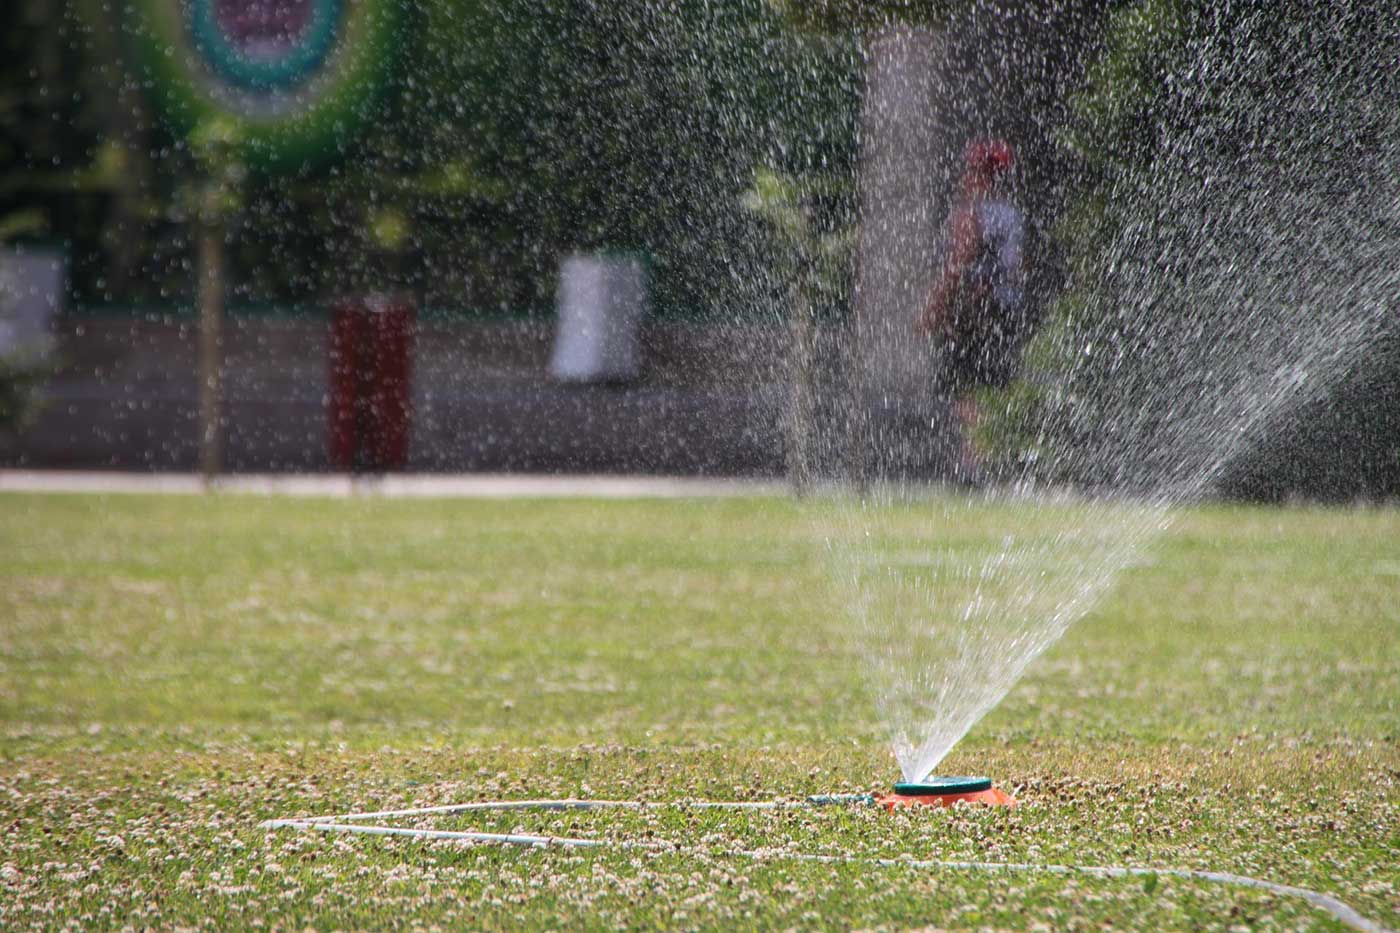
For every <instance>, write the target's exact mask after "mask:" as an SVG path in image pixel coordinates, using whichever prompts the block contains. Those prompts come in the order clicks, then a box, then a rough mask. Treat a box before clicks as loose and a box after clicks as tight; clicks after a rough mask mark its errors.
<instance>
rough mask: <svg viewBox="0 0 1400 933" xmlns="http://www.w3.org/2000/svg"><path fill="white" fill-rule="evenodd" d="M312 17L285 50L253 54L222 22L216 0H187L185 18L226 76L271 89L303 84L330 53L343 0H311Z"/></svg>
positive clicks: (208, 59) (199, 46) (208, 58)
mask: <svg viewBox="0 0 1400 933" xmlns="http://www.w3.org/2000/svg"><path fill="white" fill-rule="evenodd" d="M309 2H310V3H311V19H310V22H308V23H307V24H306V26H305V27H304V28H303V29H302V31H301V34H300V35H298V36H296V37H295V38H294V39H293V41H292V42H291V44H290V46H289V47H288V49H287V50H286V52H285V54H282V55H279V56H277V57H274V58H254V57H252V56H249V55H248V54H247V53H246V52H245V51H244V49H242V48H240V47H239V45H238V44H237V43H236V41H235V40H234V39H233V38H232V37H230V36H229V35H228V33H227V32H226V31H225V29H224V27H223V26H222V25H221V24H220V22H219V17H218V14H217V12H216V10H215V3H216V0H185V2H184V6H185V18H186V23H187V24H188V26H189V30H190V34H191V36H192V37H193V39H194V46H195V49H196V50H197V51H198V52H199V54H200V56H201V57H202V58H203V59H204V61H205V63H206V64H207V65H208V66H209V67H210V69H212V70H213V71H214V73H215V74H216V75H218V76H219V77H220V78H222V79H223V80H225V81H227V82H228V83H229V84H231V85H234V86H235V87H238V88H240V89H242V90H245V91H255V92H272V91H279V90H286V89H288V88H292V87H295V86H297V85H300V84H304V83H305V82H306V81H308V80H309V79H310V78H312V77H313V76H314V75H315V74H316V72H317V71H318V70H319V69H320V68H321V66H322V65H323V64H324V63H325V61H326V59H327V57H329V55H330V52H331V49H332V48H333V47H334V45H335V40H336V33H337V32H338V31H339V27H340V23H341V11H342V4H343V0H309Z"/></svg>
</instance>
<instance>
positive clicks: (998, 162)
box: [964, 138, 1016, 178]
mask: <svg viewBox="0 0 1400 933" xmlns="http://www.w3.org/2000/svg"><path fill="white" fill-rule="evenodd" d="M964 158H965V159H966V160H967V170H968V172H969V173H971V172H976V173H977V174H979V175H983V176H985V177H987V178H995V177H997V176H998V175H1000V174H1001V173H1002V172H1005V171H1008V170H1010V169H1011V168H1012V167H1013V166H1015V164H1016V150H1015V149H1013V148H1012V147H1011V144H1010V143H1009V142H1007V141H1006V140H1004V139H990V138H988V139H974V140H972V142H970V143H968V144H967V153H966V155H965V156H964Z"/></svg>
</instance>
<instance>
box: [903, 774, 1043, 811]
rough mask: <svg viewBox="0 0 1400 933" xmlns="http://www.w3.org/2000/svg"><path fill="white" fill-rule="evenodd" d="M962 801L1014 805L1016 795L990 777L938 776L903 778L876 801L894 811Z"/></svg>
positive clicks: (993, 805) (940, 805) (998, 805)
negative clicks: (993, 784)
mask: <svg viewBox="0 0 1400 933" xmlns="http://www.w3.org/2000/svg"><path fill="white" fill-rule="evenodd" d="M960 801H966V802H967V803H980V804H983V805H985V806H989V807H1014V806H1016V798H1015V797H1012V796H1011V795H1010V794H1008V793H1006V792H1005V791H1003V790H998V789H997V788H995V787H993V786H992V779H991V778H986V777H934V776H930V777H927V778H924V779H923V780H922V781H900V782H899V783H897V784H895V786H894V793H891V794H881V795H879V796H877V797H876V798H875V802H876V803H878V804H879V805H880V806H882V807H884V808H885V809H886V810H889V811H890V812H891V813H893V812H894V811H895V810H897V809H904V808H906V807H951V806H952V805H953V804H955V803H958V802H960Z"/></svg>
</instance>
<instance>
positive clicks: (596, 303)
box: [549, 253, 647, 382]
mask: <svg viewBox="0 0 1400 933" xmlns="http://www.w3.org/2000/svg"><path fill="white" fill-rule="evenodd" d="M646 306H647V278H646V266H645V265H644V264H643V263H642V261H641V259H639V258H638V257H636V256H628V255H621V254H616V253H612V254H609V253H587V254H575V255H572V256H569V257H568V258H566V259H565V260H564V262H563V263H562V264H561V265H560V268H559V295H558V313H559V322H558V328H557V330H556V331H555V334H554V355H553V357H552V358H551V359H550V363H549V372H550V375H552V376H553V377H554V378H555V379H558V380H560V381H561V382H626V381H629V380H631V379H635V378H636V377H637V374H638V372H639V371H640V368H641V361H640V353H639V352H638V348H637V328H638V326H639V325H640V323H641V319H642V315H643V314H645V313H646Z"/></svg>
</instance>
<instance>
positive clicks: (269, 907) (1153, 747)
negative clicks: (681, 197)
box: [0, 495, 1400, 929]
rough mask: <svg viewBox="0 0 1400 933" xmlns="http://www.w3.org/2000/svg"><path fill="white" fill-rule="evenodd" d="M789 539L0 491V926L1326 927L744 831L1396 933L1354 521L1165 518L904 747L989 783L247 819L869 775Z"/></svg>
mask: <svg viewBox="0 0 1400 933" xmlns="http://www.w3.org/2000/svg"><path fill="white" fill-rule="evenodd" d="M1003 517H1004V516H1003ZM985 524H986V527H985V528H983V527H982V525H981V524H979V523H978V520H977V519H976V518H975V513H974V517H973V518H972V519H969V520H968V524H966V525H964V526H963V527H961V528H960V529H959V533H960V534H961V535H962V536H963V538H964V539H966V540H968V541H969V542H970V544H969V546H980V547H985V546H986V545H987V542H988V541H990V540H993V539H992V538H991V536H992V535H994V534H995V530H994V526H995V524H996V522H994V521H992V520H991V519H990V518H989V519H988V520H987V521H986V523H985ZM819 526H820V523H819V522H814V521H812V520H811V518H810V516H808V515H806V514H804V512H803V510H802V509H801V508H800V507H798V506H796V505H794V504H792V503H789V502H787V501H784V500H776V499H775V500H730V501H717V502H644V501H634V502H592V501H519V502H499V501H497V502H491V501H407V500H393V501H389V500H374V499H364V500H350V501H331V500H284V499H264V498H256V497H246V498H244V497H233V496H224V497H213V498H205V499H201V498H180V497H169V498H154V497H152V498H147V497H136V496H130V497H123V496H114V497H109V498H102V497H97V496H90V497H84V496H22V495H0V729H3V740H0V863H3V866H2V867H0V927H4V928H6V929H19V928H27V927H32V926H52V927H62V926H76V927H83V928H91V927H118V926H128V925H129V926H132V927H137V928H140V927H147V926H154V927H173V926H182V925H183V926H200V925H204V926H213V927H219V928H224V927H232V926H238V927H243V926H269V927H303V926H307V925H310V926H314V927H321V928H344V927H376V928H378V927H385V926H390V925H405V926H408V925H413V926H424V927H427V926H432V925H441V926H444V927H460V926H472V927H517V926H524V927H555V928H558V927H571V928H572V927H597V928H611V927H617V926H633V927H653V926H676V927H690V926H714V927H734V926H740V927H790V926H808V925H813V926H818V925H820V926H831V927H850V926H863V927H873V926H892V927H904V926H911V925H913V926H922V925H931V926H934V927H945V928H963V927H972V928H988V927H990V928H1026V927H1036V926H1039V927H1041V928H1044V929H1072V928H1088V927H1091V926H1092V927H1102V926H1104V925H1108V926H1112V927H1143V928H1181V927H1198V926H1199V927H1207V928H1231V927H1239V928H1290V929H1296V928H1310V929H1323V928H1328V927H1329V925H1334V924H1332V921H1331V920H1330V919H1329V918H1328V917H1327V915H1326V914H1324V913H1321V912H1319V911H1317V910H1315V909H1314V908H1312V907H1309V906H1308V905H1307V904H1306V903H1304V902H1303V901H1301V900H1299V899H1297V898H1290V897H1281V896H1278V895H1274V894H1270V893H1267V892H1263V891H1258V890H1249V889H1244V888H1236V887H1228V886H1221V885H1214V884H1210V883H1206V882H1201V881H1190V880H1182V879H1176V878H1170V877H1164V876H1163V877H1157V876H1150V877H1147V878H1142V877H1137V878H1131V879H1103V878H1096V877H1091V876H1087V875H1071V876H1061V875H1051V874H986V873H976V872H969V871H959V870H952V869H938V870H929V869H913V868H907V867H879V866H874V865H870V864H859V863H844V864H813V863H809V862H799V861H793V860H790V859H784V858H783V857H782V856H783V855H784V854H785V853H824V854H832V855H838V854H839V855H852V856H870V857H900V856H906V855H907V856H910V857H913V858H929V859H965V860H977V861H996V862H1033V863H1055V864H1070V865H1104V864H1129V865H1141V866H1176V867H1185V868H1203V869H1214V870H1220V871H1231V872H1236V873H1240V874H1246V875H1253V876H1257V877H1261V878H1267V879H1270V880H1273V881H1278V882H1282V883H1287V884H1294V885H1300V886H1304V887H1308V888H1312V889H1315V890H1318V891H1322V892H1325V893H1328V894H1332V895H1335V896H1337V897H1339V898H1341V899H1342V900H1344V901H1346V902H1347V903H1349V904H1350V905H1351V906H1353V907H1355V908H1356V909H1357V910H1359V911H1360V912H1361V913H1362V914H1363V915H1365V916H1367V917H1369V918H1371V919H1372V920H1375V921H1378V922H1380V923H1382V924H1385V925H1388V926H1398V925H1400V513H1397V512H1395V511H1392V510H1321V509H1306V510H1304V509H1286V510H1280V509H1248V508H1223V507H1212V508H1206V509H1200V510H1195V511H1190V512H1188V513H1186V514H1184V515H1183V516H1182V517H1181V518H1180V520H1179V521H1178V522H1177V523H1176V524H1175V525H1174V527H1173V529H1172V530H1171V531H1170V532H1169V533H1168V534H1167V535H1166V536H1165V537H1163V538H1162V539H1161V540H1160V541H1159V542H1158V543H1157V545H1156V546H1155V547H1154V548H1153V549H1152V550H1151V552H1150V553H1149V555H1148V559H1146V560H1143V561H1139V562H1136V563H1135V564H1134V565H1133V566H1132V567H1130V568H1129V569H1128V570H1126V571H1125V572H1124V573H1123V574H1122V576H1121V577H1120V579H1119V580H1118V582H1117V584H1116V586H1115V587H1114V589H1113V590H1112V591H1111V592H1110V593H1109V595H1108V596H1107V597H1106V598H1105V599H1104V600H1103V601H1101V602H1100V603H1099V604H1098V605H1097V606H1096V607H1095V608H1094V609H1093V611H1091V613H1090V614H1089V615H1088V616H1087V617H1086V618H1084V619H1083V620H1082V621H1081V622H1079V623H1078V624H1077V625H1076V626H1074V627H1073V628H1072V629H1070V631H1069V633H1068V634H1067V635H1066V636H1065V637H1064V638H1063V639H1062V640H1061V641H1060V642H1059V643H1058V644H1056V645H1055V646H1054V647H1052V648H1051V649H1050V650H1049V652H1047V653H1046V654H1045V655H1044V656H1043V657H1041V658H1040V659H1039V660H1038V661H1037V662H1036V663H1035V664H1034V665H1033V666H1032V667H1031V669H1030V671H1029V673H1028V674H1027V676H1026V677H1025V679H1024V680H1022V681H1021V683H1020V684H1019V685H1018V686H1017V687H1016V688H1015V689H1014V690H1013V691H1012V693H1011V694H1010V696H1008V697H1007V699H1006V700H1005V702H1003V703H1002V704H1001V706H999V707H998V708H997V709H996V710H994V711H993V712H992V713H991V714H990V715H989V716H988V717H987V718H986V719H984V720H983V721H982V722H981V723H980V724H979V725H978V726H977V727H976V728H975V729H974V730H973V731H972V733H971V734H970V735H968V737H967V738H966V739H965V740H964V741H963V742H962V743H961V744H960V745H959V746H958V747H957V748H956V749H955V750H954V752H953V754H952V755H951V756H950V758H949V759H948V760H947V761H946V762H945V763H944V766H943V767H942V768H941V769H940V770H941V771H944V772H946V773H987V774H991V775H993V776H995V777H996V778H997V779H998V781H999V783H1000V784H1001V785H1002V786H1003V787H1005V788H1007V789H1009V790H1011V791H1013V792H1014V793H1015V794H1016V795H1017V797H1018V798H1019V799H1020V801H1021V804H1022V805H1021V806H1020V807H1018V808H1015V809H1010V810H1006V809H971V808H958V809H956V810H950V811H938V812H935V811H929V812H918V813H912V814H901V815H894V816H890V815H887V814H885V813H883V812H880V811H877V810H876V809H874V808H871V807H851V808H821V809H793V810H783V811H767V812H743V813H735V812H714V811H697V810H694V809H687V808H684V807H678V808H675V809H665V810H652V811H646V812H641V813H637V812H631V813H615V812H614V813H606V812H605V813H575V814H549V813H511V814H494V815H478V816H475V817H473V818H471V819H467V818H463V817H460V816H454V817H451V818H443V819H439V820H436V821H434V822H433V824H432V825H434V826H441V827H443V828H459V829H460V828H480V829H490V830H503V831H512V830H519V831H523V832H540V833H546V834H555V835H572V836H592V837H597V838H611V839H626V840H633V841H649V842H658V843H662V844H663V845H658V846H656V847H653V848H650V849H645V850H638V849H625V850H624V849H611V850H587V851H581V850H561V849H557V848H556V849H546V850H521V849H514V848H496V847H487V846H475V845H462V844H457V843H444V842H434V843H425V842H421V841H413V840H392V839H383V838H370V837H345V836H327V835H320V834H307V833H297V832H294V831H276V832H269V831H265V830H262V829H260V828H258V825H257V824H258V821H259V820H263V819H267V818H270V817H279V816H290V815H295V814H311V813H332V812H344V811H348V810H364V809H380V808H391V807H404V806H415V805H425V804H437V803H452V802H460V801H467V800H473V799H484V800H485V799H504V798H525V797H570V796H578V797H593V798H627V799H638V798H641V799H647V800H655V801H667V800H686V799H744V800H766V799H771V798H774V797H780V796H781V797H795V796H800V795H807V794H812V793H824V792H837V791H867V790H883V789H885V788H886V787H888V785H889V783H890V782H891V781H892V780H893V779H894V778H895V777H896V775H897V770H896V768H895V764H894V762H893V760H892V758H891V755H890V751H889V746H888V743H887V741H886V737H885V735H884V732H883V728H882V726H881V724H880V723H879V722H878V721H877V720H876V717H875V716H874V714H873V713H872V707H873V698H872V688H871V686H870V684H869V683H868V680H867V678H866V677H865V670H864V668H863V666H862V664H861V663H860V661H859V657H858V652H857V651H856V650H855V647H854V645H853V644H852V639H851V637H849V635H850V628H851V625H852V623H851V622H850V621H849V620H848V617H847V614H846V612H845V610H844V608H843V606H842V605H841V603H842V600H841V599H840V598H839V597H838V596H837V595H836V590H835V589H834V587H833V585H832V583H831V580H830V574H829V573H828V570H827V565H826V559H825V557H824V556H823V547H822V542H821V538H820V532H819ZM979 535H982V536H983V537H984V538H985V539H986V540H979V538H978V536H979ZM754 849H761V850H762V851H763V852H764V853H766V855H767V856H768V857H764V858H751V857H743V856H737V855H735V854H733V853H734V850H754Z"/></svg>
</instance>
